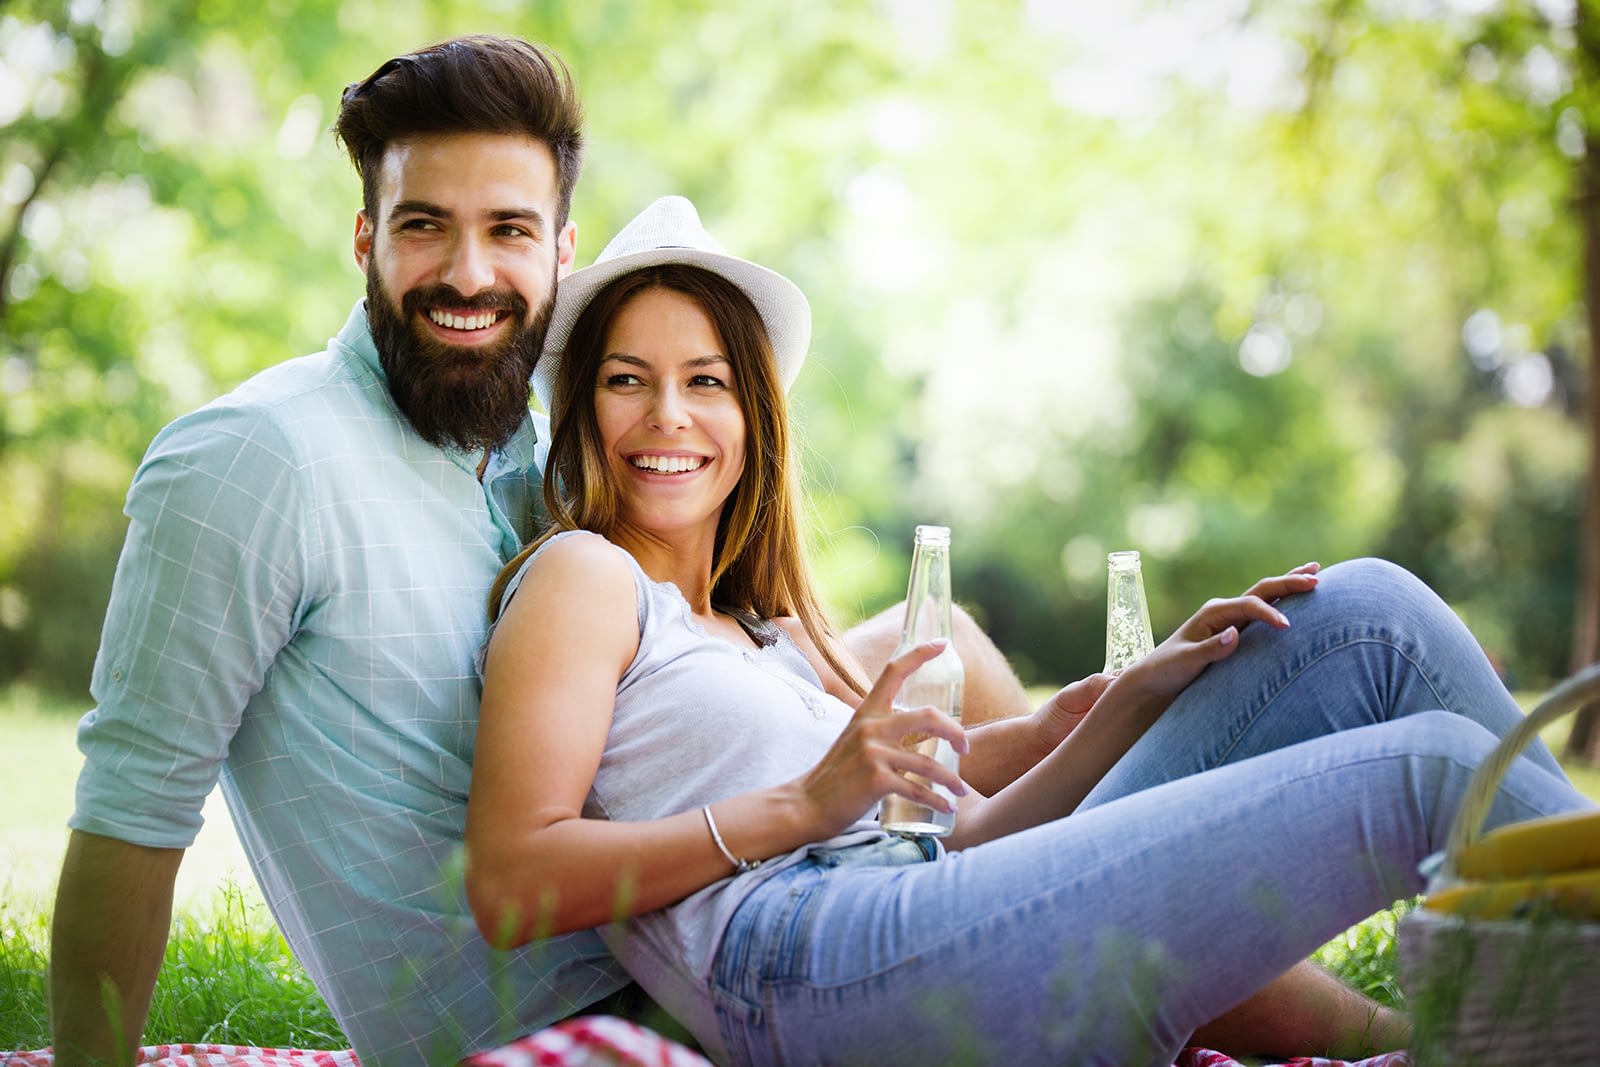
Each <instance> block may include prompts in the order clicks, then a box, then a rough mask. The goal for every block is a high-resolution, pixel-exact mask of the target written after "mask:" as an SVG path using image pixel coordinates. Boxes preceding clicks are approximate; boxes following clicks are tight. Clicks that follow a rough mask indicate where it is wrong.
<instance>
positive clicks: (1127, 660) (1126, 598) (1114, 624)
mask: <svg viewBox="0 0 1600 1067" xmlns="http://www.w3.org/2000/svg"><path fill="white" fill-rule="evenodd" d="M1106 569H1107V571H1108V577H1107V580H1106V666H1105V669H1106V670H1107V671H1108V672H1109V671H1119V670H1121V669H1122V668H1124V667H1127V666H1129V665H1130V664H1133V663H1136V662H1137V661H1139V660H1140V659H1142V658H1144V657H1145V656H1146V655H1148V654H1149V653H1150V652H1151V651H1152V650H1153V649H1154V648H1155V647H1156V642H1155V638H1154V636H1152V634H1151V633H1150V606H1149V605H1148V604H1147V603H1145V599H1144V575H1143V574H1141V573H1140V571H1139V553H1137V552H1113V553H1111V554H1110V555H1109V556H1107V557H1106Z"/></svg>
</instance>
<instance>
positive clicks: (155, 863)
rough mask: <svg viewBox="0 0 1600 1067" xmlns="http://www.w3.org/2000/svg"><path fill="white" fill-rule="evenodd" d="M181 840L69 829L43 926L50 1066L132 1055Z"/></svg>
mask: <svg viewBox="0 0 1600 1067" xmlns="http://www.w3.org/2000/svg"><path fill="white" fill-rule="evenodd" d="M182 859H183V849H181V848H147V847H145V846H143V845H130V844H128V843H127V842H125V841H118V840H116V839H115V838H111V837H102V836H100V835H99V834H91V833H87V832H85V831H82V830H74V831H73V832H72V837H71V839H70V840H69V841H68V843H67V856H66V859H65V861H63V863H62V864H61V882H60V885H59V886H58V887H57V889H56V906H55V917H54V920H53V921H52V924H51V930H50V942H51V945H50V1025H51V1029H52V1032H53V1033H54V1035H55V1050H56V1064H57V1067H76V1065H78V1064H115V1065H118V1067H122V1065H124V1064H131V1063H133V1055H134V1050H135V1049H137V1048H138V1047H139V1039H140V1035H141V1034H143V1032H144V1021H145V1016H146V1015H148V1014H149V1012H150V994H151V993H152V992H153V991H154V989H155V984H156V974H157V973H158V972H159V971H160V970H161V958H162V954H163V952H164V951H165V950H166V945H167V928H168V926H169V925H170V924H171V922H172V886H173V881H174V879H175V878H176V877H177V874H178V864H179V862H180V861H181V860H182Z"/></svg>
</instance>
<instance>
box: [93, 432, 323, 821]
mask: <svg viewBox="0 0 1600 1067" xmlns="http://www.w3.org/2000/svg"><path fill="white" fill-rule="evenodd" d="M302 471H303V468H302V465H301V464H300V463H299V462H298V461H297V459H296V457H295V456H294V455H292V454H291V450H290V449H289V447H288V445H287V444H286V442H285V439H284V436H283V434H282V433H281V432H280V431H279V430H278V428H277V427H276V426H275V425H274V424H273V422H272V421H271V419H270V418H269V417H268V416H267V415H266V414H264V413H263V412H261V411H258V410H254V409H252V408H249V407H239V406H231V405H227V404H218V405H215V406H212V407H208V408H202V409H201V410H200V411H197V412H194V413H192V414H190V415H186V416H184V417H183V418H181V419H179V420H178V421H176V422H174V423H173V424H172V425H170V426H168V427H167V428H166V429H165V430H163V431H162V432H161V434H160V435H159V436H158V437H157V438H156V440H155V441H154V443H152V445H151V446H150V450H149V452H148V453H147V454H146V456H145V459H144V462H143V463H141V464H140V467H139V470H138V471H137V473H136V474H135V475H134V480H133V486H132V488H131V489H130V490H129V493H128V502H127V508H126V511H127V515H128V518H129V520H130V526H129V529H128V536H127V541H126V542H125V543H124V545H123V550H122V555H121V558H120V559H119V561H118V563H117V571H116V577H115V579H114V581H113V584H112V591H111V602H110V606H109V607H108V609H107V611H106V621H105V628H104V631H103V633H102V634H101V641H100V651H99V655H98V656H97V657H96V660H95V667H94V674H93V678H92V681H91V685H90V690H91V693H92V695H93V697H94V699H95V702H96V707H95V709H94V710H93V711H91V712H89V713H88V714H87V715H85V716H84V718H83V720H82V721H81V722H80V723H79V726H78V745H79V748H80V749H81V750H82V752H83V754H84V757H85V764H84V769H83V772H82V774H81V775H80V776H79V779H78V791H77V807H76V811H75V812H74V814H73V816H72V818H71V820H70V825H71V826H72V827H73V828H74V829H79V830H86V831H89V832H91V833H97V834H103V835H105V836H109V837H115V838H119V839H121V840H124V841H128V842H131V843H134V844H140V845H148V846H153V847H160V848H186V847H188V846H189V845H190V844H191V843H193V841H194V836H195V834H196V832H197V831H198V830H199V828H200V825H201V822H202V819H201V815H200V809H201V807H202V806H203V804H204V802H205V798H206V796H207V794H208V793H210V791H211V788H212V786H214V785H215V784H216V781H217V776H218V773H219V771H220V768H221V765H222V760H223V758H224V757H225V756H226V755H227V752H228V746H229V743H230V741H231V740H232V738H233V735H234V732H235V731H236V730H237V729H238V726H239V721H240V718H241V716H242V715H243V713H244V709H245V707H246V705H247V704H248V703H249V701H250V698H251V697H252V696H253V695H254V694H255V693H256V692H258V691H259V690H260V688H261V686H262V681H263V679H264V678H265V676H266V672H267V671H268V670H269V669H270V668H271V665H272V662H273V659H274V657H276V656H277V654H278V652H279V651H280V650H281V649H282V648H283V647H284V645H285V644H286V643H287V642H288V640H289V638H290V636H291V634H292V633H293V630H294V627H295V625H296V622H297V619H298V616H299V615H300V613H301V612H302V611H303V610H304V604H305V592H304V591H305V589H306V577H307V574H306V572H307V568H308V563H307V561H308V559H309V558H310V550H309V546H308V543H307V542H308V539H309V538H310V537H311V533H310V530H309V526H308V523H309V516H308V515H306V513H305V508H304V505H303V500H302V497H303V488H302V486H301V482H300V478H301V474H302Z"/></svg>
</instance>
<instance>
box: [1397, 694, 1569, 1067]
mask: <svg viewBox="0 0 1600 1067" xmlns="http://www.w3.org/2000/svg"><path fill="white" fill-rule="evenodd" d="M1596 699H1600V664H1595V665H1593V666H1590V667H1587V668H1585V669H1584V670H1582V671H1580V672H1579V673H1577V674H1575V675H1573V676H1572V677H1570V678H1568V679H1567V680H1566V681H1564V682H1562V683H1561V684H1560V685H1558V686H1557V687H1556V688H1554V689H1552V690H1551V691H1550V693H1549V694H1548V695H1547V696H1546V697H1545V698H1544V699H1543V700H1541V701H1540V702H1539V704H1538V705H1537V706H1536V707H1535V708H1534V709H1533V710H1532V711H1530V712H1529V713H1528V716H1527V718H1526V720H1524V721H1523V722H1521V723H1518V724H1517V726H1516V728H1515V729H1513V730H1512V731H1511V733H1509V734H1507V735H1506V736H1505V738H1504V739H1502V741H1501V742H1500V744H1499V745H1498V746H1497V747H1496V748H1495V749H1494V751H1493V752H1491V753H1490V754H1489V756H1488V758H1486V759H1485V760H1484V762H1483V764H1482V765H1481V766H1480V767H1479V768H1478V770H1477V771H1476V772H1475V773H1474V775H1473V777H1472V780H1471V782H1470V783H1469V784H1468V786H1467V791H1466V794H1465V796H1464V797H1463V798H1462V802H1461V808H1460V810H1459V811H1458V812H1457V813H1456V817H1455V821H1454V823H1453V824H1452V825H1451V829H1450V840H1449V843H1448V844H1447V846H1446V848H1445V852H1444V859H1443V863H1442V864H1441V866H1440V869H1439V871H1438V872H1437V874H1435V876H1434V878H1433V882H1432V884H1431V885H1430V886H1429V889H1430V891H1437V889H1438V888H1439V886H1441V885H1448V884H1449V883H1450V882H1451V881H1453V880H1454V879H1455V878H1456V877H1457V876H1456V861H1457V858H1458V857H1459V856H1460V855H1461V852H1462V850H1463V849H1465V848H1467V846H1469V845H1471V844H1472V843H1473V842H1475V841H1477V840H1478V839H1479V838H1480V837H1482V836H1483V822H1484V819H1485V817H1486V816H1487V815H1488V811H1489V806H1490V804H1491V803H1492V802H1493V800H1494V797H1495V793H1496V791H1497V790H1498V788H1499V785H1500V779H1501V778H1502V777H1504V775H1505V773H1506V770H1507V768H1508V767H1510V766H1511V763H1512V762H1513V761H1514V760H1515V759H1516V758H1517V756H1518V755H1519V754H1520V753H1521V751H1522V750H1523V749H1524V748H1525V747H1526V746H1527V745H1528V743H1529V742H1530V741H1532V740H1533V738H1534V737H1535V736H1537V735H1538V733H1539V731H1540V729H1542V728H1543V727H1545V726H1548V725H1549V724H1550V723H1551V722H1552V721H1554V720H1555V719H1557V718H1559V717H1561V716H1562V715H1565V714H1568V713H1569V712H1572V711H1575V710H1576V709H1578V708H1580V707H1582V706H1584V705H1585V704H1587V703H1589V702H1590V701H1593V700H1596ZM1398 951H1399V960H1398V964H1399V978H1400V986H1401V988H1402V989H1403V990H1404V991H1405V994H1406V1002H1407V1007H1408V1009H1409V1011H1410V1013H1411V1016H1412V1019H1413V1021H1414V1023H1415V1026H1416V1034H1415V1038H1414V1041H1413V1051H1414V1054H1415V1056H1416V1062H1417V1063H1418V1065H1419V1067H1528V1065H1533V1064H1546V1063H1552V1064H1553V1063H1595V1062H1600V922H1591V921H1575V920H1571V919H1555V918H1549V917H1543V918H1540V917H1534V918H1527V919H1523V918H1513V919H1475V918H1471V917H1468V916H1463V915H1458V914H1450V913H1447V912H1443V911H1435V910H1431V909H1429V908H1426V907H1417V908H1412V909H1411V910H1410V911H1408V912H1407V913H1406V914H1405V915H1403V916H1402V917H1401V919H1400V923H1399V945H1398Z"/></svg>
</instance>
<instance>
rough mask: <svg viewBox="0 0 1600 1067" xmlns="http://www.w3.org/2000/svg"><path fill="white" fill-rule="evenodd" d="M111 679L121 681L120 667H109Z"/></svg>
mask: <svg viewBox="0 0 1600 1067" xmlns="http://www.w3.org/2000/svg"><path fill="white" fill-rule="evenodd" d="M111 680H112V681H113V682H120V681H122V668H121V667H113V668H112V669H111Z"/></svg>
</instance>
